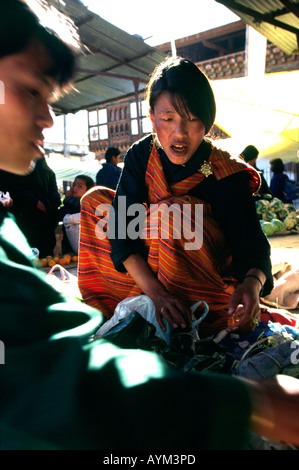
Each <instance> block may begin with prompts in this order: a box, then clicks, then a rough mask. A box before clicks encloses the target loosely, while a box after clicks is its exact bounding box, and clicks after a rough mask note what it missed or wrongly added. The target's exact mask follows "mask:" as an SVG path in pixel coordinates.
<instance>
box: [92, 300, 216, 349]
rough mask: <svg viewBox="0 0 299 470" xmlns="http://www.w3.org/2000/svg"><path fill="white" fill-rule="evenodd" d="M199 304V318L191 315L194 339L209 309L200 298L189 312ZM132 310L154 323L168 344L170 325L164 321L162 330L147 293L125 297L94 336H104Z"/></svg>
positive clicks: (157, 333)
mask: <svg viewBox="0 0 299 470" xmlns="http://www.w3.org/2000/svg"><path fill="white" fill-rule="evenodd" d="M200 305H204V312H203V314H202V315H201V317H200V318H199V319H195V317H193V319H194V320H193V322H192V329H193V330H194V333H195V337H196V339H199V338H198V333H197V329H196V328H197V326H198V324H199V323H200V322H202V320H203V319H204V318H205V317H206V316H207V314H208V311H209V307H208V304H207V303H206V302H204V301H203V300H200V301H199V302H196V303H195V304H194V305H193V306H192V307H191V312H192V313H194V312H195V310H196V309H197V308H198V307H199V306H200ZM132 312H138V313H139V314H140V315H141V316H142V317H143V318H144V319H145V320H146V321H148V322H149V323H151V324H152V325H154V327H155V328H156V336H158V337H159V338H160V339H163V341H165V342H166V344H170V330H171V327H170V325H169V323H168V322H165V326H166V331H163V330H162V329H161V328H160V325H159V324H158V322H157V319H156V310H155V306H154V303H153V301H152V300H151V299H150V298H149V297H148V296H147V295H137V296H135V297H127V298H126V299H124V300H122V301H121V302H120V303H119V304H118V305H117V306H116V308H115V310H114V314H113V316H112V317H111V318H110V319H109V320H108V321H107V322H106V323H104V325H102V326H101V328H100V329H99V330H98V331H97V332H96V336H97V337H100V336H104V335H105V334H106V333H107V332H108V331H109V330H110V329H111V328H112V327H113V326H115V325H117V323H118V322H119V321H120V320H122V319H124V318H127V317H128V316H129V315H130V314H131V313H132Z"/></svg>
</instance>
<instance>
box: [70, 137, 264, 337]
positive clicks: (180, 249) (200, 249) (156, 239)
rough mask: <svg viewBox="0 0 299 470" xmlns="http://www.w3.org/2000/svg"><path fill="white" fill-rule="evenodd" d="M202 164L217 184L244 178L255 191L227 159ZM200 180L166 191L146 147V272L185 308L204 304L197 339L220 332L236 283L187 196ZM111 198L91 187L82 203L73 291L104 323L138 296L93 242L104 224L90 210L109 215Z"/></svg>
mask: <svg viewBox="0 0 299 470" xmlns="http://www.w3.org/2000/svg"><path fill="white" fill-rule="evenodd" d="M209 162H210V163H212V168H213V172H214V174H215V175H216V177H217V178H224V177H225V176H228V175H229V174H232V173H234V172H236V171H242V170H244V169H246V170H249V171H250V174H252V178H251V181H252V190H253V192H254V191H255V190H257V189H258V187H259V176H258V174H257V173H256V172H255V170H254V169H252V170H253V171H251V167H250V168H249V166H248V165H246V164H245V163H244V162H242V161H241V160H233V159H230V157H229V155H228V154H226V153H225V152H221V151H218V150H217V149H215V148H214V149H213V151H212V154H211V157H210V159H209ZM256 175H257V177H256ZM204 178H205V176H204V175H203V174H201V173H200V171H199V172H198V173H196V174H195V175H192V176H191V177H189V178H187V179H185V180H184V181H180V182H178V183H175V184H173V185H171V186H169V185H168V183H167V181H166V178H165V175H164V173H163V168H162V163H161V160H160V157H159V154H158V152H157V148H156V145H155V144H154V145H153V147H152V151H151V155H150V157H149V161H148V167H147V171H146V181H145V183H146V186H147V188H148V194H149V201H148V203H149V204H148V212H147V223H146V226H145V228H144V241H145V243H146V245H147V247H148V250H149V251H148V253H149V254H148V264H149V266H150V267H151V269H152V271H153V272H154V273H155V275H156V276H157V277H158V279H159V281H160V282H161V283H162V284H163V285H164V286H165V288H166V289H167V290H168V291H169V292H171V293H173V294H176V295H178V296H180V297H181V298H182V299H183V300H184V301H185V302H186V303H187V304H188V305H190V306H191V305H193V304H194V303H196V302H198V301H199V300H204V301H205V302H207V303H208V305H209V314H208V316H207V317H206V320H205V321H204V322H203V323H202V324H201V329H200V335H201V336H202V337H204V336H207V335H211V334H215V333H216V332H217V331H219V330H221V329H222V328H225V327H226V325H227V309H228V304H229V300H230V297H231V295H232V293H233V291H234V289H235V286H236V282H237V281H236V279H235V278H234V277H233V276H232V275H231V255H230V253H228V250H227V247H226V245H225V242H224V236H223V233H222V231H221V230H220V228H219V226H218V223H217V222H216V221H215V220H214V219H213V218H212V216H211V207H210V205H209V204H208V203H206V202H203V201H200V200H199V199H197V198H195V197H192V196H189V195H188V194H187V193H188V191H189V190H190V189H191V188H192V187H194V186H195V185H197V184H199V183H200V182H201V181H202V180H203V179H204ZM113 196H114V191H112V190H109V189H107V188H102V187H101V188H100V187H96V188H92V189H91V190H90V191H89V192H88V193H86V195H85V196H84V197H83V199H82V202H81V232H80V249H79V267H78V280H79V288H80V291H81V294H82V298H83V300H84V301H85V302H86V303H88V304H90V305H92V306H94V307H96V308H98V309H100V310H101V311H102V313H103V314H104V315H105V316H107V317H111V316H112V314H113V312H114V309H115V307H116V305H117V304H118V303H119V302H120V301H121V300H123V299H124V298H126V297H130V296H135V295H139V294H142V292H141V290H140V288H139V287H138V286H137V285H136V284H135V283H134V281H133V280H132V278H131V277H130V276H129V275H128V274H124V273H119V272H117V271H116V270H115V269H114V266H113V264H112V262H111V259H110V242H109V240H108V238H104V239H99V238H98V236H97V227H99V224H100V225H101V226H103V224H105V223H106V221H107V219H105V217H104V216H102V218H101V217H99V215H98V214H97V207H98V206H99V205H103V204H106V205H107V210H109V204H111V202H112V198H113ZM196 245H197V246H196ZM190 248H191V249H190ZM200 313H201V312H198V314H200Z"/></svg>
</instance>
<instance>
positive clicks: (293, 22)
mask: <svg viewBox="0 0 299 470" xmlns="http://www.w3.org/2000/svg"><path fill="white" fill-rule="evenodd" d="M216 2H218V3H221V4H222V5H224V6H225V7H227V8H228V9H229V10H231V11H232V12H233V13H235V14H236V15H238V16H239V17H240V18H241V19H242V21H244V23H246V24H248V25H250V26H252V27H253V28H254V29H256V30H257V31H258V32H259V33H261V34H262V35H263V36H265V37H266V38H267V39H268V40H269V41H271V42H272V43H273V44H275V45H276V46H277V47H279V49H281V50H282V51H283V52H285V53H286V54H288V55H290V54H298V53H299V1H298V0H271V2H269V0H216Z"/></svg>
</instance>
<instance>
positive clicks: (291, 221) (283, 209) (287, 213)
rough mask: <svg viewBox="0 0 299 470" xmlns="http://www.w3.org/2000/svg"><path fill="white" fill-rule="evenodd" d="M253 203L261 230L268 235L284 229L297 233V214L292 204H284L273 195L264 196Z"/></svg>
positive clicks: (298, 221)
mask: <svg viewBox="0 0 299 470" xmlns="http://www.w3.org/2000/svg"><path fill="white" fill-rule="evenodd" d="M255 205H256V212H257V214H258V216H259V219H260V224H261V227H262V230H263V232H264V233H265V234H266V235H267V236H268V237H269V236H271V235H273V234H275V233H276V232H283V231H285V230H289V231H291V230H292V231H293V230H296V231H298V233H299V214H298V212H297V211H296V208H295V207H294V206H293V204H284V203H283V202H282V201H281V200H280V199H277V198H275V197H274V198H271V197H269V199H267V198H266V197H265V198H264V199H259V200H257V201H256V202H255Z"/></svg>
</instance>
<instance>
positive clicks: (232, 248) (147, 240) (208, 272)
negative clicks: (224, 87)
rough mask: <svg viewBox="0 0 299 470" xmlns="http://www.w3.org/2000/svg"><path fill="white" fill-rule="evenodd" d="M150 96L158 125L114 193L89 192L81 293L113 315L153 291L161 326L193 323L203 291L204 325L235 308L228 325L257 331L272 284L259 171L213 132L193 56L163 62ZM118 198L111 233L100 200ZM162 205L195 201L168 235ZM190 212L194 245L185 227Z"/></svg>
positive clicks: (206, 89)
mask: <svg viewBox="0 0 299 470" xmlns="http://www.w3.org/2000/svg"><path fill="white" fill-rule="evenodd" d="M147 99H148V103H149V107H150V118H151V121H152V125H153V133H152V134H151V135H149V136H147V137H145V138H143V139H142V140H140V141H139V142H137V143H135V144H134V145H133V146H132V147H131V148H130V149H129V151H128V153H127V155H126V157H125V165H124V169H123V173H122V176H121V178H120V182H119V186H118V189H117V192H116V194H114V192H113V191H112V192H111V191H108V190H104V189H102V190H101V189H99V188H96V189H95V190H91V191H90V192H89V193H87V195H86V196H85V197H84V198H83V200H82V211H81V217H82V219H81V243H80V254H79V287H80V289H81V292H82V296H83V298H84V300H85V301H86V302H87V303H89V304H91V305H93V306H95V307H97V308H99V309H101V311H102V312H103V313H104V314H105V315H106V316H108V317H109V316H111V315H112V314H113V311H114V308H115V306H116V305H117V303H118V302H119V301H121V300H123V299H124V298H125V297H128V296H133V295H138V294H142V293H143V294H146V295H147V296H148V297H150V298H151V300H152V301H153V303H154V305H155V310H156V318H157V321H158V323H159V325H160V327H161V328H162V329H165V328H166V323H165V322H168V323H169V324H170V325H171V326H172V327H178V326H181V327H183V328H184V327H186V326H189V325H190V318H191V313H190V307H191V306H192V304H194V303H196V302H197V301H198V300H204V301H206V302H207V303H208V305H209V314H208V316H207V318H206V319H205V320H204V321H203V322H202V323H201V325H200V333H201V335H203V336H204V335H210V334H213V333H216V332H217V331H219V330H221V329H223V328H225V327H226V326H227V321H228V315H233V314H235V313H237V310H238V322H237V323H236V324H235V325H233V326H231V328H233V329H235V328H238V331H251V330H253V329H254V328H255V325H256V323H257V321H258V318H259V314H260V309H259V295H260V292H261V290H263V292H264V295H265V294H267V293H269V292H270V291H271V289H272V286H273V284H272V276H271V263H270V247H269V244H268V241H267V239H266V237H265V236H264V234H263V232H262V231H261V228H260V224H259V221H258V220H257V216H256V210H255V205H254V201H253V198H252V193H254V192H256V191H257V190H258V189H259V186H260V177H259V175H258V173H257V171H256V170H255V169H254V168H252V167H251V166H250V165H248V164H246V163H245V162H244V161H243V160H242V159H233V158H232V157H231V156H230V155H229V154H228V153H226V152H223V151H221V150H219V149H217V148H216V147H214V146H213V145H212V143H211V142H210V141H209V140H208V139H207V138H206V135H207V134H208V132H209V130H210V129H211V127H212V125H213V122H214V119H215V110H216V107H215V100H214V95H213V92H212V89H211V87H210V84H209V82H208V80H207V78H206V76H205V75H204V74H203V73H202V72H201V71H200V70H199V69H198V68H197V67H196V66H195V65H194V64H193V63H192V62H190V61H188V60H185V59H183V58H178V57H177V58H169V59H167V60H166V61H165V62H163V63H162V64H160V65H159V66H158V67H157V68H156V70H155V71H154V73H153V75H152V77H151V80H150V82H149V85H148V89H147ZM112 198H114V199H113V210H112V211H110V217H109V230H110V234H109V238H110V239H108V238H106V237H105V236H104V234H103V231H104V226H103V227H102V228H103V230H102V232H101V230H100V228H101V224H103V223H104V222H105V217H102V219H101V217H99V211H98V209H97V210H96V208H97V207H99V206H101V204H103V207H105V204H106V205H107V207H108V206H109V204H111V202H112ZM161 203H163V207H162V206H161ZM136 204H137V205H138V206H136ZM159 205H160V209H159V210H162V213H164V214H165V213H167V214H169V215H170V216H171V210H172V209H173V208H174V207H176V208H178V210H179V217H180V216H181V215H183V216H184V210H185V209H186V207H188V210H190V220H189V219H188V222H187V219H186V220H185V227H184V220H183V223H182V224H181V225H182V226H181V227H177V222H178V218H177V217H176V216H175V215H173V218H172V219H171V222H170V224H172V229H174V233H171V232H172V229H171V230H169V233H167V234H166V235H165V233H162V232H163V228H162V225H163V223H162V219H163V216H161V217H160V218H159V214H158V212H159V211H156V213H155V214H154V211H153V210H152V209H153V208H154V207H157V206H159ZM136 207H146V208H147V210H148V212H147V214H146V215H145V216H144V217H145V220H146V226H147V230H148V233H147V234H145V233H144V232H143V233H142V232H141V231H140V232H139V233H137V235H136V233H131V232H132V227H133V226H134V224H135V223H136V220H135V221H134V211H133V215H130V210H133V208H136ZM199 207H200V208H201V209H202V214H200V215H199V212H200V209H199ZM201 215H203V223H202V220H201V219H202V217H201ZM140 220H141V219H139V222H140ZM189 222H190V230H191V232H190V233H191V238H192V236H193V238H194V241H193V240H192V241H193V245H192V248H191V249H190V245H188V244H189V242H190V240H191V238H190V236H189V237H188V235H187V236H186V234H185V232H186V230H185V229H186V225H188V223H189ZM150 224H151V225H150ZM154 224H158V225H159V227H158V230H157V233H158V236H157V237H152V236H151V234H149V232H150V230H151V228H152V227H153V225H154ZM104 225H105V224H104ZM95 226H97V230H96V231H95V230H94V227H95ZM178 228H180V229H182V231H181V232H180V234H181V235H180V236H177V234H176V233H175V230H177V229H178ZM161 230H162V232H161ZM190 233H189V235H190ZM201 234H202V240H201ZM148 235H149V236H148ZM90 237H92V242H91V238H90ZM196 238H197V239H196ZM110 244H111V247H112V251H111V259H110ZM186 244H187V245H186ZM112 284H113V290H112V289H111V286H112ZM240 305H242V307H241V308H240ZM198 313H200V312H198ZM239 314H240V315H239Z"/></svg>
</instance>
